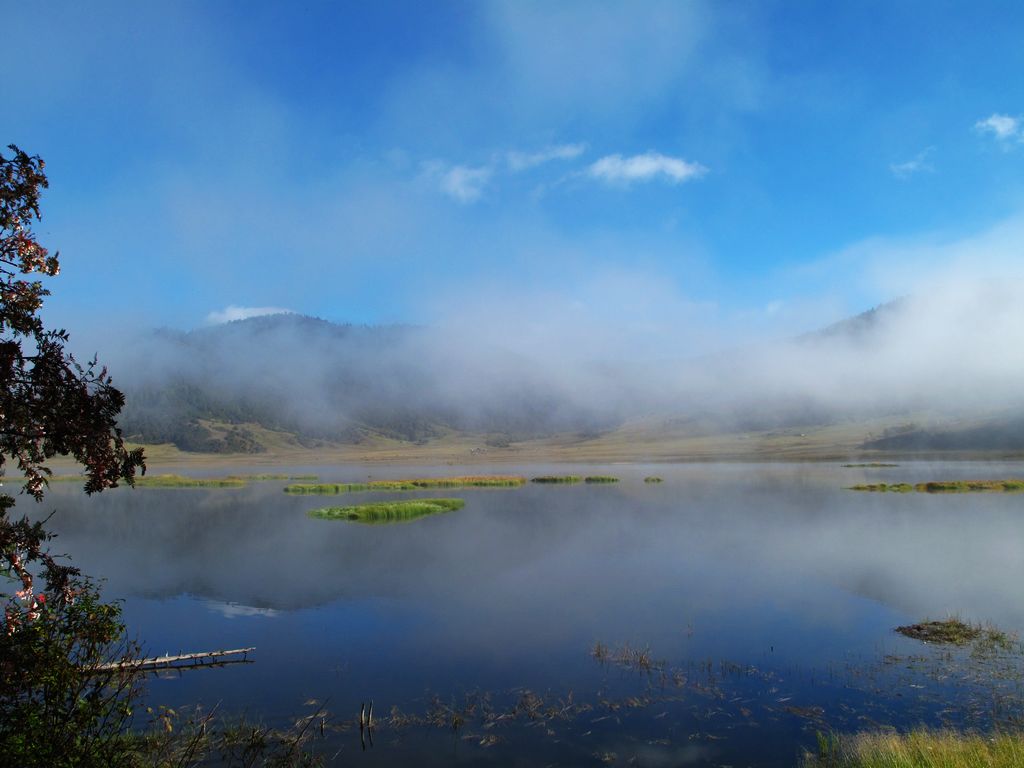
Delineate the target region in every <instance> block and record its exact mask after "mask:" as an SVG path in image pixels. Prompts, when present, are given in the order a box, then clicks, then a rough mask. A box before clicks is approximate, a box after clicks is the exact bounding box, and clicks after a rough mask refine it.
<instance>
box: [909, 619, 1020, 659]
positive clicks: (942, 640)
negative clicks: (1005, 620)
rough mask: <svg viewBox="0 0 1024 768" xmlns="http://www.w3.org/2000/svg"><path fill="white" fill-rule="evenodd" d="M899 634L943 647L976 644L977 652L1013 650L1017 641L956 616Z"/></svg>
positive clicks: (921, 624)
mask: <svg viewBox="0 0 1024 768" xmlns="http://www.w3.org/2000/svg"><path fill="white" fill-rule="evenodd" d="M896 632H898V633H899V634H901V635H903V636H904V637H909V638H912V639H914V640H920V641H921V642H924V643H935V644H939V645H958V646H965V645H974V646H975V648H976V649H977V650H1003V651H1012V650H1014V649H1015V648H1017V647H1018V645H1017V638H1016V637H1015V636H1014V635H1012V634H1010V633H1008V632H1004V631H1003V630H1001V629H997V628H996V627H993V626H990V625H982V624H971V623H969V622H966V621H963V620H961V619H960V618H959V617H956V616H952V617H950V618H947V619H942V620H939V621H934V620H933V621H923V622H920V623H918V624H907V625H906V626H902V627H896Z"/></svg>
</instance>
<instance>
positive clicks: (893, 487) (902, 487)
mask: <svg viewBox="0 0 1024 768" xmlns="http://www.w3.org/2000/svg"><path fill="white" fill-rule="evenodd" d="M849 490H851V491H868V492H871V493H910V492H911V491H913V490H914V486H912V485H911V484H910V483H866V484H864V485H852V486H850V489H849Z"/></svg>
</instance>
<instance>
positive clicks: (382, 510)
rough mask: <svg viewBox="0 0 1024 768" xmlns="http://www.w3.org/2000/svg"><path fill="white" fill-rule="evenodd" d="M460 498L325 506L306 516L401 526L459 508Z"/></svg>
mask: <svg viewBox="0 0 1024 768" xmlns="http://www.w3.org/2000/svg"><path fill="white" fill-rule="evenodd" d="M465 504H466V502H465V501H463V500H462V499H409V500H405V501H379V502H375V503H372V504H357V505H354V506H350V507H324V508H322V509H313V510H310V511H309V512H308V513H307V514H308V516H309V517H313V518H317V519H319V520H350V521H352V522H357V523H375V524H376V523H401V522H408V521H410V520H417V519H419V518H421V517H426V516H428V515H437V514H441V513H444V512H453V511H455V510H457V509H462V507H463V506H465Z"/></svg>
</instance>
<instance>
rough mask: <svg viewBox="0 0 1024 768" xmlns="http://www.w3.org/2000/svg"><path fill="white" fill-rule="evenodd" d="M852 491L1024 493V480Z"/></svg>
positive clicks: (934, 483) (859, 487)
mask: <svg viewBox="0 0 1024 768" xmlns="http://www.w3.org/2000/svg"><path fill="white" fill-rule="evenodd" d="M850 490H851V491H876V492H882V493H884V492H886V491H888V492H896V493H908V492H910V491H917V492H918V493H979V492H989V493H1021V492H1022V491H1024V480H1017V479H1014V480H933V481H931V482H927V483H917V484H916V485H911V484H910V483H888V484H887V483H869V484H866V485H854V486H851V487H850Z"/></svg>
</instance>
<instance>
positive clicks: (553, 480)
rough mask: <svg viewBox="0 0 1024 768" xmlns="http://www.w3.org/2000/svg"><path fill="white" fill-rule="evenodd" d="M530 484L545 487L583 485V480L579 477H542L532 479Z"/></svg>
mask: <svg viewBox="0 0 1024 768" xmlns="http://www.w3.org/2000/svg"><path fill="white" fill-rule="evenodd" d="M530 482H531V483H541V484H544V485H555V484H563V485H571V484H573V483H582V482H583V478H582V477H580V476H579V475H541V476H540V477H533V478H530Z"/></svg>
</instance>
